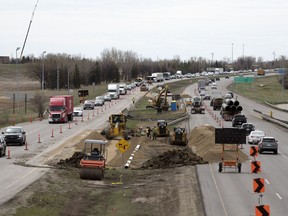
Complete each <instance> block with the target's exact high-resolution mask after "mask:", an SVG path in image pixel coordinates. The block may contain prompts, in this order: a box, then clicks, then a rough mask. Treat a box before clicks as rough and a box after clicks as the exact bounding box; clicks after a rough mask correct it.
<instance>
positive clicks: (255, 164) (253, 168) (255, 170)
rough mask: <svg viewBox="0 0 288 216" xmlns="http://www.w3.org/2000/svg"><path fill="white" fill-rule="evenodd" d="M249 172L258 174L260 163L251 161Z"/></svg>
mask: <svg viewBox="0 0 288 216" xmlns="http://www.w3.org/2000/svg"><path fill="white" fill-rule="evenodd" d="M251 172H252V173H260V172H261V163H260V161H252V162H251Z"/></svg>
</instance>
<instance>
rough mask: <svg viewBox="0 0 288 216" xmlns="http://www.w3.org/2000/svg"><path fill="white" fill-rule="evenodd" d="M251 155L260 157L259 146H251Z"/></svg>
mask: <svg viewBox="0 0 288 216" xmlns="http://www.w3.org/2000/svg"><path fill="white" fill-rule="evenodd" d="M250 156H251V157H258V146H251V147H250Z"/></svg>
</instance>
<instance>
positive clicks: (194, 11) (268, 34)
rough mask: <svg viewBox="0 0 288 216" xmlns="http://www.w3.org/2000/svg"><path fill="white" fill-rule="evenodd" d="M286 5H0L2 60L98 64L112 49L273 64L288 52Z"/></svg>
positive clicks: (239, 0)
mask: <svg viewBox="0 0 288 216" xmlns="http://www.w3.org/2000/svg"><path fill="white" fill-rule="evenodd" d="M37 2H38V4H37V7H36V9H35V12H34V16H32V12H33V10H34V8H35V5H36V3H37ZM287 8H288V1H287V0H217V1H216V0H201V1H200V0H165V1H164V0H142V1H140V0H38V1H37V0H25V1H24V0H1V6H0V19H1V32H0V56H10V57H13V58H15V56H16V54H17V55H18V57H19V55H20V53H21V51H23V55H24V56H26V55H33V56H35V57H39V56H41V55H42V53H43V52H44V51H46V54H47V53H53V54H58V53H60V54H63V53H66V54H68V55H72V56H73V55H75V56H81V57H85V58H92V59H96V58H97V57H100V56H101V52H102V51H103V50H104V49H111V48H116V49H117V50H121V51H133V52H135V53H137V54H138V55H139V57H142V58H151V59H153V60H160V59H173V58H175V57H177V58H180V59H181V60H188V59H190V58H191V57H197V58H198V57H203V58H206V59H208V60H213V61H215V60H223V59H225V60H229V61H231V60H236V59H237V58H239V57H242V56H243V54H244V56H252V57H256V58H258V57H262V58H263V59H264V60H265V61H270V60H273V59H274V57H275V59H277V58H279V57H280V56H281V55H283V56H287V55H288V28H287V24H286V23H287V20H288V13H287ZM32 17H33V19H32ZM31 21H32V22H31ZM29 23H31V26H30V31H29V34H28V38H27V42H26V45H25V47H24V49H23V44H24V40H25V36H26V33H27V30H28V26H29ZM17 47H21V48H20V50H19V51H18V52H17V51H16V49H17Z"/></svg>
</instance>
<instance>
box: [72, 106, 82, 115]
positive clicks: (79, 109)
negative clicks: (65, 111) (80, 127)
mask: <svg viewBox="0 0 288 216" xmlns="http://www.w3.org/2000/svg"><path fill="white" fill-rule="evenodd" d="M73 116H76V117H77V116H83V108H82V107H74V109H73Z"/></svg>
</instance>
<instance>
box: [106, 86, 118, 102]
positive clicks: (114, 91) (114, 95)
mask: <svg viewBox="0 0 288 216" xmlns="http://www.w3.org/2000/svg"><path fill="white" fill-rule="evenodd" d="M108 93H109V95H110V97H111V99H112V100H116V99H118V98H119V95H120V88H119V84H117V83H110V84H108Z"/></svg>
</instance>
